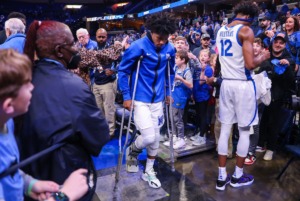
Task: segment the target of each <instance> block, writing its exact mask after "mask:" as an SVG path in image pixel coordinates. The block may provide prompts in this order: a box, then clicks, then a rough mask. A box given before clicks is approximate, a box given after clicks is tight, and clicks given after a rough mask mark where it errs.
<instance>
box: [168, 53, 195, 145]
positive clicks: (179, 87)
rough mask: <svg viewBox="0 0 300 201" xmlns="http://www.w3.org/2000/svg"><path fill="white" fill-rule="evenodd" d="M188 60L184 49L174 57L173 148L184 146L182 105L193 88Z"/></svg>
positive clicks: (183, 105)
mask: <svg viewBox="0 0 300 201" xmlns="http://www.w3.org/2000/svg"><path fill="white" fill-rule="evenodd" d="M188 62H189V57H188V53H187V51H185V50H179V51H178V52H177V53H176V57H175V81H174V86H173V88H172V98H173V104H172V110H173V117H171V118H173V119H174V127H175V131H176V132H175V133H176V134H177V135H176V136H177V138H176V140H175V141H174V146H173V148H174V149H180V148H183V147H184V146H185V140H184V123H183V114H184V107H185V105H186V103H187V100H188V98H189V96H190V95H191V92H192V88H193V77H192V73H191V70H190V68H189V67H187V63H188Z"/></svg>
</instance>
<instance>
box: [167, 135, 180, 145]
mask: <svg viewBox="0 0 300 201" xmlns="http://www.w3.org/2000/svg"><path fill="white" fill-rule="evenodd" d="M177 139H178V138H177V137H176V135H173V144H174V143H175V142H176V141H177ZM170 141H171V138H170V139H168V141H165V142H164V143H163V145H165V146H167V147H169V146H170Z"/></svg>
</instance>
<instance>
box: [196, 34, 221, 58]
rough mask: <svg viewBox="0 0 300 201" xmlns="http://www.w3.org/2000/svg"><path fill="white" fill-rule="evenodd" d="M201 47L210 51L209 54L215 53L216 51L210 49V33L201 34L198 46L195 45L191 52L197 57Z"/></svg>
mask: <svg viewBox="0 0 300 201" xmlns="http://www.w3.org/2000/svg"><path fill="white" fill-rule="evenodd" d="M203 49H209V51H210V53H211V54H216V52H215V51H214V50H213V49H211V47H210V35H209V34H207V33H206V34H202V36H201V45H200V47H197V48H195V49H194V50H193V54H194V55H195V56H196V57H197V58H199V55H200V51H201V50H203Z"/></svg>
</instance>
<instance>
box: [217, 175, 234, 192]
mask: <svg viewBox="0 0 300 201" xmlns="http://www.w3.org/2000/svg"><path fill="white" fill-rule="evenodd" d="M230 178H231V177H230V175H229V174H227V177H226V179H225V181H223V180H219V179H218V180H217V184H216V189H217V190H219V191H224V190H225V187H226V185H227V184H229V183H230Z"/></svg>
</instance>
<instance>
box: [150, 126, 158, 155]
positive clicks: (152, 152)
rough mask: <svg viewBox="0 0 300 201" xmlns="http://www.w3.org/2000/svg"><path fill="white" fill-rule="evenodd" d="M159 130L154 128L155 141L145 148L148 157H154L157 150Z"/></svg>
mask: <svg viewBox="0 0 300 201" xmlns="http://www.w3.org/2000/svg"><path fill="white" fill-rule="evenodd" d="M159 137H160V133H159V128H155V141H154V142H153V143H152V144H149V146H147V154H148V155H149V156H156V155H157V152H158V148H159Z"/></svg>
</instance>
